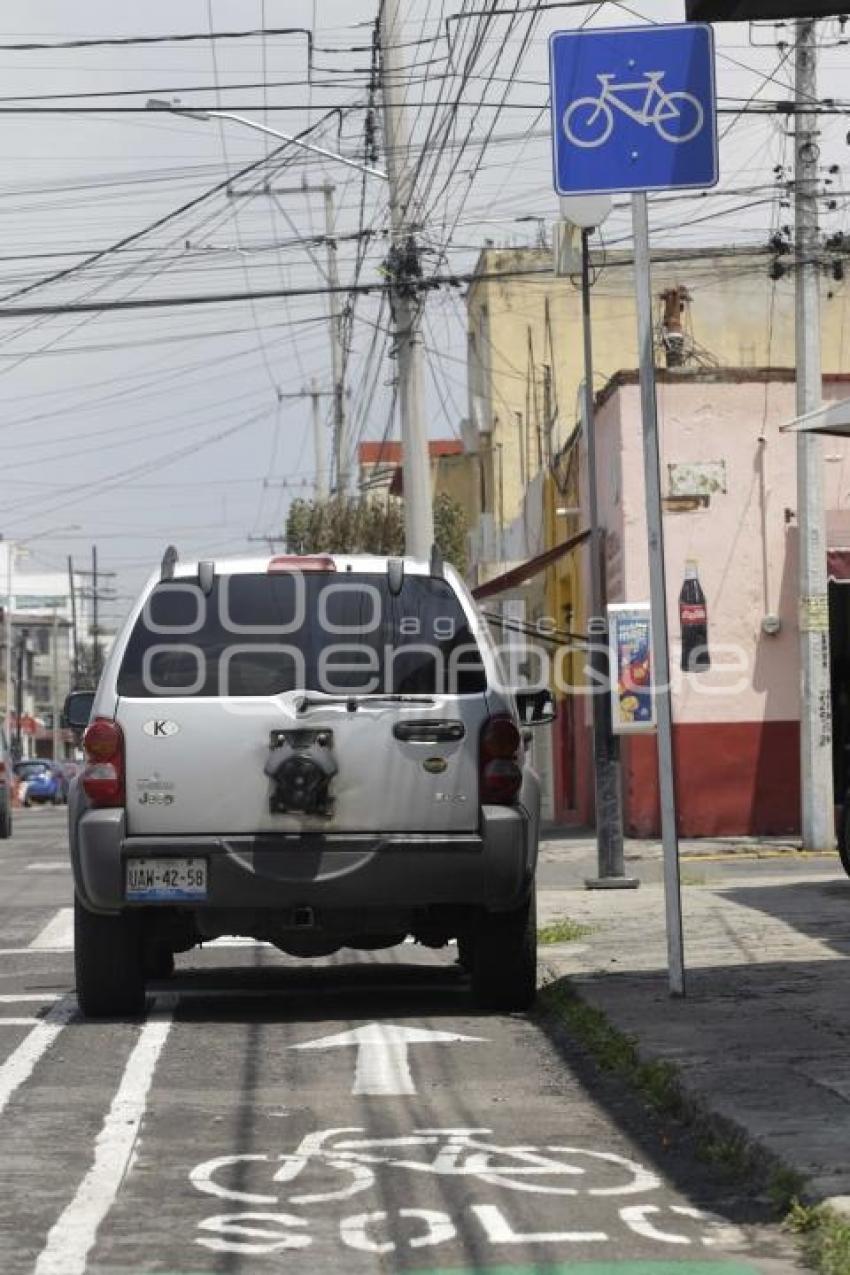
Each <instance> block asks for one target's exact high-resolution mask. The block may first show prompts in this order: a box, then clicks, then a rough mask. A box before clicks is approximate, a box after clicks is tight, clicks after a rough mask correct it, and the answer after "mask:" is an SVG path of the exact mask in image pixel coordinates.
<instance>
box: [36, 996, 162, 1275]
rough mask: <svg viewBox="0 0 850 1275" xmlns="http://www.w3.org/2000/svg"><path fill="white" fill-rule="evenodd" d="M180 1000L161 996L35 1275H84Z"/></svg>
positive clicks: (128, 1155)
mask: <svg viewBox="0 0 850 1275" xmlns="http://www.w3.org/2000/svg"><path fill="white" fill-rule="evenodd" d="M175 1004H176V1000H175V998H174V997H172V996H162V997H157V1000H156V1002H155V1007H154V1010H153V1012H152V1014H151V1015H150V1017H149V1018H148V1019H147V1021H146V1022H145V1025H144V1026H143V1028H142V1030H141V1033H140V1035H139V1039H138V1041H137V1042H136V1045H135V1047H134V1049H133V1052H132V1053H131V1054H130V1057H129V1059H128V1060H127V1066H126V1067H125V1068H124V1074H123V1076H122V1077H121V1083H120V1085H119V1086H118V1090H117V1092H116V1094H115V1097H114V1098H113V1100H112V1106H111V1107H110V1109H109V1112H108V1114H107V1116H106V1119H105V1120H104V1122H103V1127H102V1129H101V1131H100V1133H99V1134H98V1136H97V1139H96V1141H95V1153H94V1161H93V1162H92V1165H91V1168H90V1169H89V1171H88V1173H87V1174H86V1176H85V1177H84V1178H83V1180H82V1182H81V1183H80V1185H79V1187H78V1188H77V1193H76V1195H75V1196H74V1198H73V1200H71V1203H70V1204H69V1205H68V1207H67V1208H66V1209H65V1210H64V1212H63V1213H61V1214H60V1216H59V1218H58V1220H57V1221H56V1223H55V1224H54V1225H53V1227H52V1228H51V1230H50V1232H49V1234H48V1236H47V1242H46V1244H45V1246H44V1248H43V1249H42V1251H41V1253H40V1254H39V1257H38V1260H37V1262H36V1264H35V1266H34V1268H33V1275H85V1270H86V1264H87V1259H88V1255H89V1253H90V1252H91V1250H92V1248H93V1247H94V1244H95V1241H96V1240H97V1233H98V1230H99V1229H100V1225H101V1223H102V1222H103V1220H104V1219H105V1217H106V1216H107V1214H108V1213H109V1210H110V1209H111V1208H112V1205H113V1204H114V1202H115V1198H116V1196H117V1194H118V1191H119V1189H120V1187H121V1183H122V1182H123V1180H124V1176H125V1174H126V1172H127V1169H128V1166H129V1164H130V1160H131V1157H132V1155H133V1148H134V1147H135V1144H136V1139H137V1138H138V1136H139V1129H140V1127H141V1123H142V1119H143V1117H144V1114H145V1109H146V1107H147V1099H148V1094H149V1092H150V1088H151V1084H152V1083H153V1077H154V1072H155V1070H156V1065H157V1062H158V1061H159V1056H160V1054H161V1053H162V1049H163V1046H164V1045H165V1042H166V1040H167V1039H168V1033H169V1030H170V1029H171V1024H172V1022H173V1018H174V1008H175Z"/></svg>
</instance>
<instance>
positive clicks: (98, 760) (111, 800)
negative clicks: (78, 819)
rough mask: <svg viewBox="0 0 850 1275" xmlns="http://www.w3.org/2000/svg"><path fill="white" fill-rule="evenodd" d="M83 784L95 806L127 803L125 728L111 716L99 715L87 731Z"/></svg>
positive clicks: (84, 741) (84, 745)
mask: <svg viewBox="0 0 850 1275" xmlns="http://www.w3.org/2000/svg"><path fill="white" fill-rule="evenodd" d="M83 749H84V751H85V754H86V764H85V769H84V770H83V788H84V790H85V793H86V796H87V797H88V799H89V801H90V802H91V804H92V805H93V806H123V804H124V732H123V731H122V730H121V727H120V726H119V725H118V723H117V722H113V721H112V720H111V719H110V718H108V717H96V718H95V719H94V721H93V722H92V723H91V724H90V725H89V726H88V727H87V728H86V733H85V735H83Z"/></svg>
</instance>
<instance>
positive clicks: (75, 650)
mask: <svg viewBox="0 0 850 1275" xmlns="http://www.w3.org/2000/svg"><path fill="white" fill-rule="evenodd" d="M68 593H69V596H70V599H71V640H72V642H73V648H72V649H73V653H74V654H73V659H74V665H73V667H74V687H76V686H77V683H78V682H79V680H80V639H79V634H78V632H77V591H76V589H75V588H74V559H73V558H72V557H71V555H70V554H68Z"/></svg>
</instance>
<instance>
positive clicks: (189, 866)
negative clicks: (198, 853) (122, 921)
mask: <svg viewBox="0 0 850 1275" xmlns="http://www.w3.org/2000/svg"><path fill="white" fill-rule="evenodd" d="M126 867H127V881H126V897H127V898H128V899H129V900H130V901H131V902H134V903H142V902H144V903H165V902H168V903H171V902H174V901H175V900H197V899H205V898H206V897H207V861H206V859H128V860H127V865H126Z"/></svg>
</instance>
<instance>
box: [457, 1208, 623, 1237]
mask: <svg viewBox="0 0 850 1275" xmlns="http://www.w3.org/2000/svg"><path fill="white" fill-rule="evenodd" d="M470 1212H471V1213H474V1214H475V1216H476V1217H477V1218H478V1221H479V1222H480V1223H481V1225H482V1226H483V1228H484V1233H485V1234H486V1236H487V1239H488V1240H489V1241H490V1243H491V1244H604V1243H605V1241H606V1240H607V1239H608V1236H607V1234H606V1232H605V1231H537V1232H532V1231H515V1230H514V1229H513V1227H512V1226H511V1224H510V1222H509V1221H508V1219H507V1218H506V1217H505V1215H504V1213H503V1212H502V1210H501V1209H500V1208H498V1207H497V1206H496V1205H495V1204H473V1205H471V1206H470Z"/></svg>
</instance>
